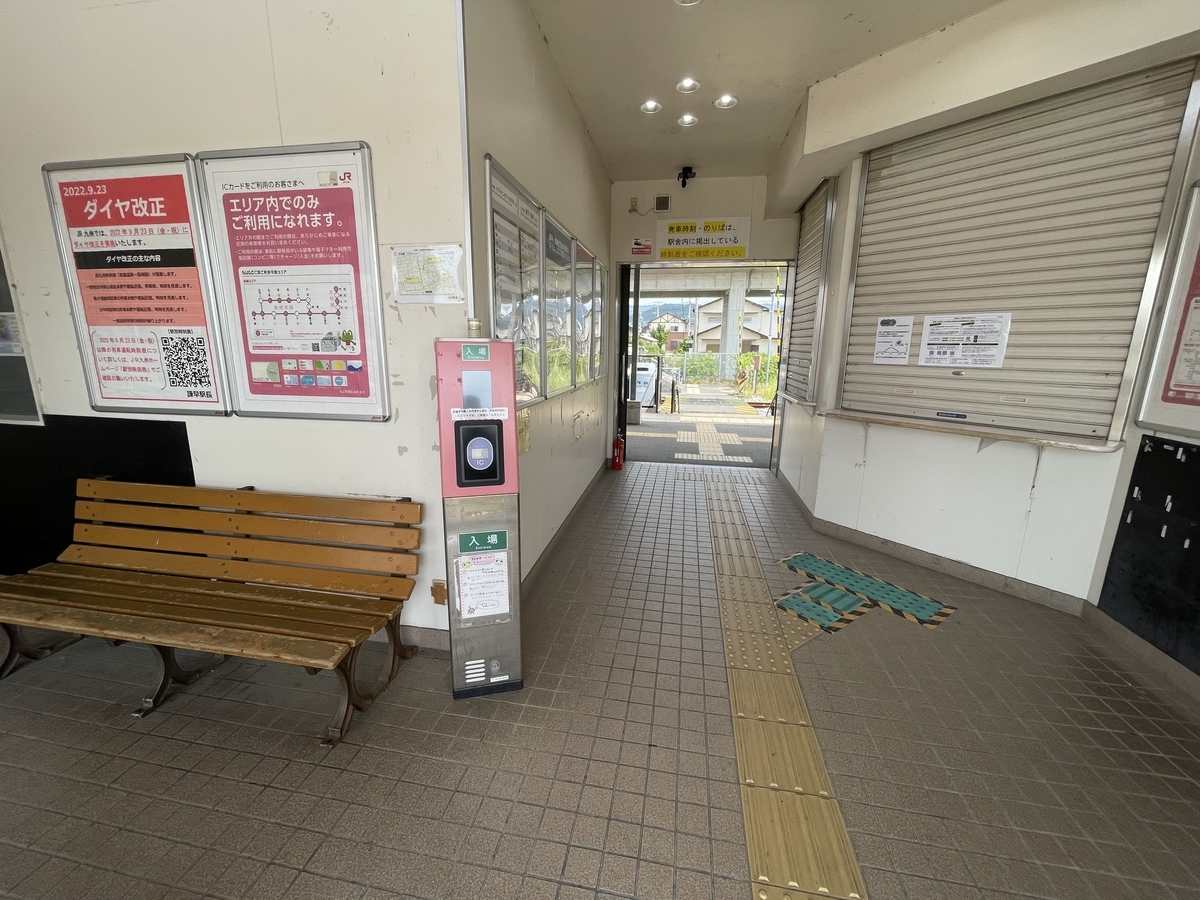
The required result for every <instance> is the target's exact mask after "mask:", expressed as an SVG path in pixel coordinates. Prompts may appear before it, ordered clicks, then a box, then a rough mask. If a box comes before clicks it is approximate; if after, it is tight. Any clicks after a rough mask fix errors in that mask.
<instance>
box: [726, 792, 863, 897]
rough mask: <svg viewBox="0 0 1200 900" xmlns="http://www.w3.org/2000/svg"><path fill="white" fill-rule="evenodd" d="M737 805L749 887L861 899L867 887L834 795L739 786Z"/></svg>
mask: <svg viewBox="0 0 1200 900" xmlns="http://www.w3.org/2000/svg"><path fill="white" fill-rule="evenodd" d="M742 809H743V810H745V814H746V850H747V855H748V856H749V857H750V879H751V881H753V882H755V888H758V886H759V885H775V886H776V887H779V888H792V889H795V890H799V891H808V892H809V893H812V894H817V895H819V896H825V897H830V896H832V897H843V898H849V900H860V898H861V900H865V898H866V895H867V890H866V887H865V886H864V884H863V879H862V873H861V872H859V870H858V863H857V862H856V861H855V859H854V849H853V848H852V847H851V846H850V835H849V834H847V833H846V825H845V822H843V821H842V813H841V810H840V809H839V808H838V805H837V801H836V800H826V799H825V798H823V797H814V796H811V795H809V794H792V793H788V792H786V791H771V790H765V789H763V788H757V787H746V786H744V785H743V786H742ZM755 896H757V893H756V894H755ZM776 896H780V895H778V894H777V895H776ZM772 900H773V898H772Z"/></svg>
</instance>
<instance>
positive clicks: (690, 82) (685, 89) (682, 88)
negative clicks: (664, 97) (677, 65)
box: [675, 75, 700, 94]
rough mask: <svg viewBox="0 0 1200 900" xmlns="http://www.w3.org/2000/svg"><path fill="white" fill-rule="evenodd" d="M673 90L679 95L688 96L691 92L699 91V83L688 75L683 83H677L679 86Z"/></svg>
mask: <svg viewBox="0 0 1200 900" xmlns="http://www.w3.org/2000/svg"><path fill="white" fill-rule="evenodd" d="M675 90H677V91H679V93H681V94H690V93H691V92H692V91H698V90H700V82H698V81H697V80H696V79H695V78H693V77H692V76H690V75H689V76H688V77H687V78H685V79H683V81H681V82H679V84H677V85H675Z"/></svg>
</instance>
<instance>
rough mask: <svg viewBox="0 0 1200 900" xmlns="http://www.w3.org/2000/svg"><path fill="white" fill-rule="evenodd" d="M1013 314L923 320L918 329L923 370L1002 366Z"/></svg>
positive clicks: (984, 314) (936, 317) (985, 314)
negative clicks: (936, 367)
mask: <svg viewBox="0 0 1200 900" xmlns="http://www.w3.org/2000/svg"><path fill="white" fill-rule="evenodd" d="M1011 326H1012V313H978V314H975V315H962V316H926V317H925V324H924V326H923V327H922V329H921V358H920V359H919V360H918V363H919V364H920V365H922V366H961V367H963V368H968V367H973V368H982V369H999V368H1001V367H1002V366H1003V365H1004V351H1005V350H1006V349H1007V348H1008V332H1009V329H1010V328H1011Z"/></svg>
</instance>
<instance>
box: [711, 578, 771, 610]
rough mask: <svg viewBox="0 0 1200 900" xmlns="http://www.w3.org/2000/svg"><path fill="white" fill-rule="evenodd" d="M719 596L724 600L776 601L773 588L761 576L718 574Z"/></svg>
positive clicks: (746, 601)
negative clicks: (772, 591)
mask: <svg viewBox="0 0 1200 900" xmlns="http://www.w3.org/2000/svg"><path fill="white" fill-rule="evenodd" d="M717 596H718V597H720V598H721V599H722V600H738V601H741V602H743V603H771V604H773V603H774V600H773V599H772V597H771V588H770V587H769V586H768V585H767V581H766V579H765V578H762V577H761V576H753V577H745V576H741V575H718V576H717Z"/></svg>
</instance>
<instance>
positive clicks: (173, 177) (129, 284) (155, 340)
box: [45, 158, 228, 414]
mask: <svg viewBox="0 0 1200 900" xmlns="http://www.w3.org/2000/svg"><path fill="white" fill-rule="evenodd" d="M45 174H46V180H47V187H48V190H49V195H50V201H51V206H52V208H53V212H54V219H55V227H56V230H57V232H58V238H59V245H60V251H61V256H62V261H63V270H64V274H65V276H66V280H67V284H68V287H69V289H70V294H71V300H72V304H73V306H74V313H75V321H76V327H77V328H78V330H79V339H80V350H81V352H82V355H83V362H84V367H85V369H86V371H87V376H88V386H89V389H90V391H91V394H92V406H93V407H94V408H96V409H144V410H158V411H169V412H192V413H197V412H204V413H217V414H222V413H225V412H226V411H227V410H228V404H227V402H226V400H225V397H224V392H223V390H222V388H221V385H220V379H219V377H218V372H219V370H220V361H219V357H218V356H217V352H216V348H215V347H214V344H213V336H214V334H213V332H214V328H213V327H212V325H211V323H212V322H213V317H212V315H211V312H210V308H209V305H208V303H207V302H206V297H205V294H206V291H205V288H204V282H203V280H202V269H201V261H200V260H198V259H197V248H198V246H199V245H200V244H201V241H200V239H199V236H198V233H197V229H196V227H195V223H196V221H197V218H196V216H195V212H196V208H195V203H194V201H193V199H192V193H191V192H190V190H189V173H188V170H187V162H186V160H185V159H183V158H180V159H178V160H175V161H172V162H161V163H142V164H133V165H129V166H111V165H110V166H107V167H104V168H100V167H97V168H79V167H64V168H57V167H54V166H48V167H47V168H46V173H45Z"/></svg>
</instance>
